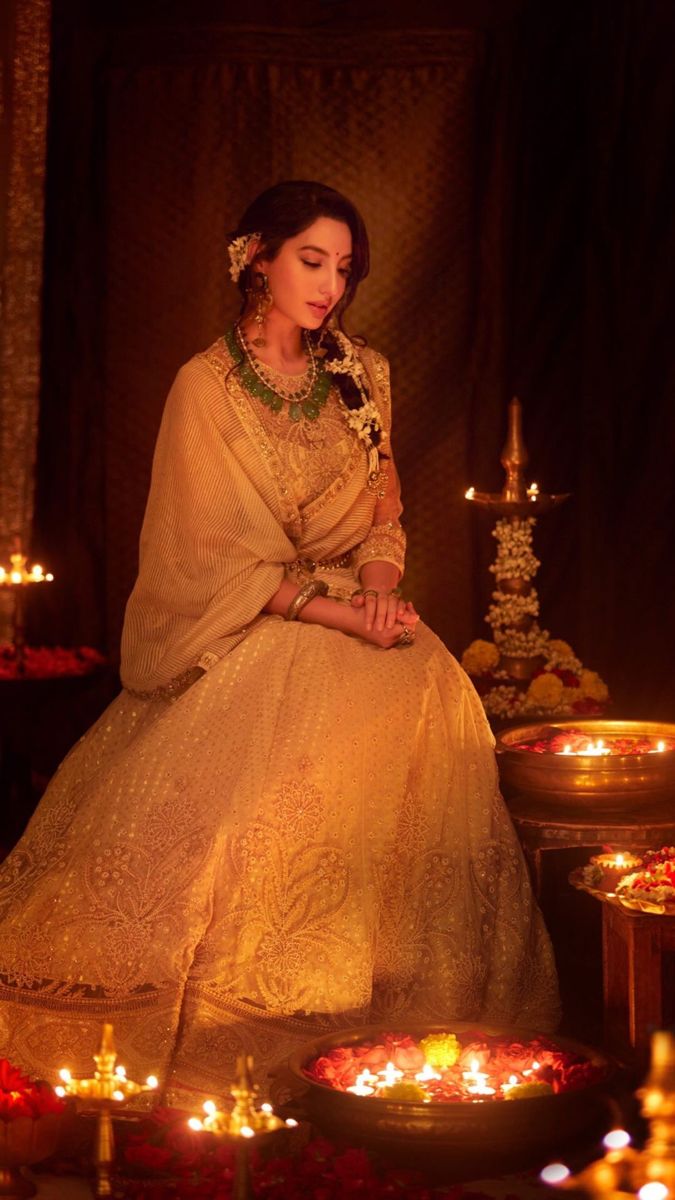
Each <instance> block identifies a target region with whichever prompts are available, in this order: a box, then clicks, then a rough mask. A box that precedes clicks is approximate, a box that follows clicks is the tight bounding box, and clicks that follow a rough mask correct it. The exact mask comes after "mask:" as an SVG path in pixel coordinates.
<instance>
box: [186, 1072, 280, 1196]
mask: <svg viewBox="0 0 675 1200" xmlns="http://www.w3.org/2000/svg"><path fill="white" fill-rule="evenodd" d="M257 1090H258V1089H257V1087H256V1086H255V1084H254V1083H253V1059H252V1058H251V1056H250V1055H246V1054H242V1055H240V1056H239V1058H238V1059H237V1081H236V1083H234V1084H233V1085H232V1088H231V1089H230V1094H231V1096H232V1098H233V1100H234V1108H233V1109H232V1110H231V1111H230V1112H225V1111H223V1110H222V1109H219V1108H218V1107H217V1105H216V1104H215V1102H214V1101H213V1100H206V1101H205V1102H204V1112H205V1114H206V1115H205V1116H204V1117H190V1119H189V1121H188V1125H189V1126H190V1129H193V1130H195V1132H201V1131H202V1130H203V1131H204V1132H208V1133H212V1134H215V1136H216V1137H218V1138H221V1139H222V1140H223V1141H226V1142H229V1144H230V1145H231V1146H232V1147H233V1149H234V1151H235V1158H236V1168H235V1177H234V1185H233V1189H232V1200H252V1197H253V1191H252V1187H251V1165H250V1161H249V1146H250V1144H251V1142H252V1141H253V1139H255V1138H258V1139H260V1138H261V1137H265V1135H268V1134H275V1133H279V1132H281V1130H285V1129H294V1128H295V1127H296V1126H297V1124H298V1122H297V1121H295V1120H293V1119H292V1118H289V1119H288V1120H286V1121H285V1120H283V1118H282V1117H277V1116H276V1114H275V1113H274V1112H273V1111H272V1105H271V1104H261V1105H260V1107H259V1108H256V1105H255V1101H256V1093H257Z"/></svg>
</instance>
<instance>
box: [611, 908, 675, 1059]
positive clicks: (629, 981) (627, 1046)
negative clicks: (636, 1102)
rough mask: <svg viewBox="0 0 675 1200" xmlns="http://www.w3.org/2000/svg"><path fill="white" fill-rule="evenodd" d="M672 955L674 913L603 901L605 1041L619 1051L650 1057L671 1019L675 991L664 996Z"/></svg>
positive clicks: (613, 1049)
mask: <svg viewBox="0 0 675 1200" xmlns="http://www.w3.org/2000/svg"><path fill="white" fill-rule="evenodd" d="M667 955H675V916H662V915H658V914H651V913H640V912H632V911H630V910H629V909H624V908H618V907H617V906H616V905H615V904H610V903H608V902H606V901H603V902H602V968H603V999H604V1022H605V1042H606V1045H607V1048H608V1049H609V1050H612V1051H613V1052H614V1053H616V1054H619V1055H622V1054H625V1053H626V1052H628V1053H629V1054H630V1055H631V1056H633V1057H636V1058H638V1059H641V1058H643V1057H646V1056H647V1052H648V1050H649V1039H650V1036H651V1034H652V1033H653V1032H654V1030H655V1029H663V1028H664V1020H665V1021H666V1022H672V1020H673V1008H674V1006H675V1005H674V1001H675V996H673V995H672V994H670V995H664V993H665V986H664V974H667V973H668V972H667V966H668V964H667V963H666V962H665V958H666V956H667ZM664 967H665V968H666V971H664ZM664 1000H665V1004H664Z"/></svg>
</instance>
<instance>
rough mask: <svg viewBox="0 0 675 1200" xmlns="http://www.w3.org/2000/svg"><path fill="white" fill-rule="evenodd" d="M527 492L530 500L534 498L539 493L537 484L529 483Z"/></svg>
mask: <svg viewBox="0 0 675 1200" xmlns="http://www.w3.org/2000/svg"><path fill="white" fill-rule="evenodd" d="M527 494H528V496H529V497H530V500H536V499H537V496H538V495H539V484H538V483H531V484H530V486H529V488H528V489H527Z"/></svg>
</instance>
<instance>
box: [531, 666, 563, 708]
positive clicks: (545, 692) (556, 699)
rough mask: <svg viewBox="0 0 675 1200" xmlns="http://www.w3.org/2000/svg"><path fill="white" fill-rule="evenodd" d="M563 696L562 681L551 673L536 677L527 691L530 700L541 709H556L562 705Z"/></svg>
mask: <svg viewBox="0 0 675 1200" xmlns="http://www.w3.org/2000/svg"><path fill="white" fill-rule="evenodd" d="M562 694H563V682H562V679H559V678H558V676H557V675H553V674H552V672H550V671H544V672H543V673H542V674H541V675H535V677H534V679H533V680H532V682H531V683H530V686H529V687H528V689H527V698H528V700H529V701H531V702H532V703H533V704H536V705H538V706H539V707H540V708H556V707H557V705H558V704H560V701H561V699H562Z"/></svg>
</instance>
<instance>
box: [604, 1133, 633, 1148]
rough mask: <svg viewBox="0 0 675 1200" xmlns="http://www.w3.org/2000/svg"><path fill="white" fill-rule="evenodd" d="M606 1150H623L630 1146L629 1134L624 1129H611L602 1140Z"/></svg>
mask: <svg viewBox="0 0 675 1200" xmlns="http://www.w3.org/2000/svg"><path fill="white" fill-rule="evenodd" d="M602 1144H603V1146H605V1147H606V1149H607V1150H623V1149H624V1147H625V1146H629V1145H630V1134H629V1133H627V1132H626V1130H625V1129H611V1130H610V1131H609V1133H608V1134H606V1135H605V1137H604V1138H603V1139H602Z"/></svg>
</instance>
